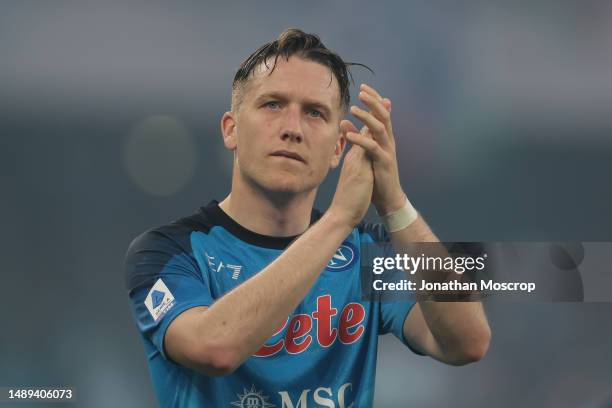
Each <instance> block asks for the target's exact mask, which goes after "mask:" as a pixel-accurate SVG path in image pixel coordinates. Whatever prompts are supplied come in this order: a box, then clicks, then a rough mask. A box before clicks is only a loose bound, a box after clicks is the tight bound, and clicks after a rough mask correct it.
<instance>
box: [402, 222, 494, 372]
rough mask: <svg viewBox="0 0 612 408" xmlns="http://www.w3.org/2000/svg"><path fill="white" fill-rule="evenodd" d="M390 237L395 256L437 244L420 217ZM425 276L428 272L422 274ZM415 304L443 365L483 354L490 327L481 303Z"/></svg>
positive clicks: (438, 248)
mask: <svg viewBox="0 0 612 408" xmlns="http://www.w3.org/2000/svg"><path fill="white" fill-rule="evenodd" d="M390 235H391V242H392V244H393V246H394V248H395V249H396V251H397V252H398V253H403V252H405V251H406V248H407V247H408V246H409V245H410V244H412V243H417V242H431V243H435V242H439V240H438V238H437V237H436V236H435V234H434V233H433V232H432V231H431V229H430V228H429V226H428V225H427V223H426V222H425V220H424V219H423V218H422V217H421V215H419V216H418V218H417V219H416V220H415V221H414V222H413V223H412V224H411V225H409V226H408V227H407V228H404V229H403V230H400V231H397V232H394V233H391V234H390ZM429 248H431V250H433V251H436V252H440V254H441V255H442V256H448V253H447V252H446V249H445V248H444V246H443V245H442V244H440V245H439V246H438V247H436V246H435V244H433V245H431V246H430V247H428V249H429ZM427 273H428V271H424V272H423V274H427ZM453 273H454V272H453ZM425 277H426V276H421V278H425ZM413 278H415V275H411V279H413ZM417 279H418V277H417ZM418 303H419V307H420V309H421V312H422V314H423V318H424V320H425V321H426V323H427V327H428V328H429V330H430V331H431V334H432V336H433V338H434V340H435V342H436V346H437V348H438V349H439V351H440V352H441V353H442V354H443V359H444V360H445V361H446V362H456V361H461V360H462V358H463V357H464V356H466V358H467V359H468V360H469V359H471V358H472V357H473V356H479V355H481V354H484V351H486V348H487V346H488V342H489V338H490V328H489V325H488V322H487V319H486V316H485V313H484V309H483V307H482V304H481V302H478V301H471V302H435V301H429V300H419V302H418Z"/></svg>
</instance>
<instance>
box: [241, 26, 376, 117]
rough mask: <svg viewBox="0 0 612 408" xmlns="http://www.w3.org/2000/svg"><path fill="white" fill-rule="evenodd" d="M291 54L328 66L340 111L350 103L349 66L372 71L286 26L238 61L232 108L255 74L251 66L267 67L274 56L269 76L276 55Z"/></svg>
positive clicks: (284, 55) (309, 35) (350, 79)
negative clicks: (336, 84)
mask: <svg viewBox="0 0 612 408" xmlns="http://www.w3.org/2000/svg"><path fill="white" fill-rule="evenodd" d="M293 55H295V56H298V57H300V58H303V59H305V60H309V61H314V62H317V63H319V64H321V65H323V66H326V67H327V68H329V70H330V71H331V72H332V73H333V74H334V76H335V77H336V80H337V81H338V85H339V87H340V108H341V109H342V111H343V112H344V113H346V112H347V111H348V107H349V104H350V103H351V95H350V91H349V86H350V84H351V83H353V82H354V81H353V75H352V74H351V72H350V69H349V67H350V66H353V65H359V66H362V67H364V68H366V69H368V70H369V71H370V72H372V73H373V72H374V71H372V69H370V68H369V67H368V66H366V65H364V64H360V63H355V62H345V61H344V60H343V59H342V58H340V56H339V55H338V54H336V53H334V52H332V51H331V50H329V49H328V48H327V47H326V46H325V44H323V43H322V42H321V39H320V38H319V36H317V35H315V34H308V33H305V32H304V31H302V30H299V29H297V28H288V29H287V30H285V31H283V32H282V33H281V34H280V35H279V36H278V38H277V39H276V40H274V41H272V42H269V43H267V44H264V45H262V46H261V47H259V48H258V49H257V50H256V51H255V52H254V53H252V54H251V55H250V56H249V57H248V58H247V59H246V60H244V61H243V62H242V64H240V68H239V69H238V71H237V72H236V75H235V76H234V81H233V83H232V110H235V111H237V110H238V109H239V107H240V104H241V103H242V98H243V93H244V90H245V88H246V85H247V84H248V82H249V77H250V76H253V75H254V74H255V69H256V68H257V67H258V66H259V65H260V64H262V63H263V64H264V65H265V66H266V68H268V69H269V68H270V67H269V66H268V60H269V59H271V58H274V65H273V66H272V69H271V70H270V72H269V73H268V75H270V74H272V72H273V71H274V68H276V61H277V60H278V57H279V56H282V57H284V58H285V59H286V60H289V57H291V56H293ZM330 84H331V78H330Z"/></svg>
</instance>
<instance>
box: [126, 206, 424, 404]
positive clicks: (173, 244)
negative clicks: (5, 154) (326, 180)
mask: <svg viewBox="0 0 612 408" xmlns="http://www.w3.org/2000/svg"><path fill="white" fill-rule="evenodd" d="M319 217H320V213H319V212H318V211H316V210H313V213H312V217H311V222H315V221H316V220H317V219H318V218H319ZM294 238H295V237H287V238H278V237H270V236H265V235H260V234H257V233H254V232H252V231H249V230H247V229H245V228H243V227H242V226H241V225H239V224H238V223H236V222H235V221H234V220H233V219H231V218H230V217H229V216H228V215H227V214H225V213H224V212H223V210H221V208H220V207H219V206H218V203H217V202H216V201H212V202H211V203H210V204H208V205H207V206H206V207H202V208H200V210H199V211H198V212H197V213H196V214H194V215H192V216H189V217H185V218H182V219H179V220H177V221H174V222H172V223H170V224H168V225H165V226H162V227H158V228H154V229H151V230H149V231H147V232H145V233H143V234H142V235H140V236H139V237H137V238H136V239H135V240H134V241H133V242H132V244H131V245H130V247H129V249H128V252H127V256H126V285H127V289H128V294H129V298H130V305H131V309H132V312H133V316H134V318H135V320H136V324H137V327H138V330H139V332H140V334H141V338H142V341H143V342H144V346H145V352H146V356H147V360H148V365H149V370H150V374H151V378H152V381H153V386H154V389H155V392H156V395H157V398H158V400H159V403H160V406H162V407H241V408H265V407H287V408H289V407H291V408H297V407H301V408H306V407H339V408H348V407H369V406H372V401H373V396H374V377H375V371H376V352H377V341H378V335H379V334H385V333H389V332H390V333H393V334H394V335H395V336H397V337H398V338H399V339H401V340H402V341H403V342H404V343H406V341H405V339H404V337H403V334H402V332H403V330H402V328H403V324H404V320H405V319H406V316H407V314H408V312H409V311H410V309H411V307H412V306H413V305H414V302H406V301H404V302H381V301H363V300H361V286H360V271H359V268H360V262H359V255H360V254H359V253H360V246H361V244H363V243H371V242H376V241H381V240H385V239H387V235H386V234H385V232H384V229H383V228H382V227H381V225H379V224H376V225H371V224H364V223H362V224H360V225H359V226H358V227H357V228H355V229H353V231H352V232H351V233H350V235H349V236H347V237H346V239H345V240H344V242H343V243H342V245H341V246H340V248H338V250H337V251H336V254H335V255H334V257H333V258H332V259H331V260H330V262H329V263H328V265H327V267H326V268H325V270H324V271H323V272H322V273H321V275H320V276H319V278H318V279H317V281H316V283H315V284H314V286H313V287H312V288H311V290H310V292H308V294H307V295H306V297H305V298H304V299H303V300H302V302H301V303H300V304H299V305H298V307H297V308H296V309H295V310H294V311H293V313H292V314H291V315H290V316H288V317H287V319H286V321H285V322H284V324H283V325H282V326H281V327H279V328H278V329H277V330H276V333H274V334H273V336H272V337H271V338H270V339H269V340H268V341H267V342H266V343H265V344H264V345H263V346H262V347H261V349H260V350H259V351H257V352H256V353H255V355H253V356H251V357H250V358H249V359H247V360H246V361H245V362H244V363H243V364H242V365H241V366H240V367H239V368H238V369H237V370H235V371H234V372H233V373H231V374H230V375H227V376H223V377H210V376H207V375H204V374H201V373H199V372H196V371H193V370H191V369H188V368H186V367H184V366H181V365H179V364H177V363H175V362H174V361H172V360H171V359H170V358H169V357H168V355H167V354H166V351H165V350H164V335H165V333H166V330H167V329H168V326H169V325H170V323H171V322H172V320H173V319H174V318H176V317H177V316H178V315H179V314H180V313H182V312H184V311H185V310H187V309H189V308H192V307H196V306H210V305H212V304H213V303H214V302H215V300H216V299H219V298H220V297H221V296H223V295H224V294H225V293H226V292H228V291H230V290H231V289H232V288H234V287H236V286H237V285H240V284H241V283H242V282H244V281H245V280H247V279H249V278H250V277H251V276H253V275H255V274H256V273H258V272H259V271H261V270H262V269H263V268H265V267H266V266H267V265H268V264H270V263H271V262H272V261H273V260H274V259H275V258H276V257H278V256H279V255H280V254H281V253H282V252H283V250H284V249H285V248H286V247H287V246H288V245H289V244H290V242H291V241H292V240H293V239H294Z"/></svg>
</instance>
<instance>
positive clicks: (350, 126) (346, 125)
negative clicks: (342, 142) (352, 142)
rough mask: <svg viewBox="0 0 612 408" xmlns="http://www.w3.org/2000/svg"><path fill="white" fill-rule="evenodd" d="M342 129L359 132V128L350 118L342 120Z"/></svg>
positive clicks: (343, 130)
mask: <svg viewBox="0 0 612 408" xmlns="http://www.w3.org/2000/svg"><path fill="white" fill-rule="evenodd" d="M340 129H341V130H342V132H343V133H347V132H359V129H357V127H356V126H355V125H354V124H353V122H351V121H350V120H347V119H344V120H341V121H340Z"/></svg>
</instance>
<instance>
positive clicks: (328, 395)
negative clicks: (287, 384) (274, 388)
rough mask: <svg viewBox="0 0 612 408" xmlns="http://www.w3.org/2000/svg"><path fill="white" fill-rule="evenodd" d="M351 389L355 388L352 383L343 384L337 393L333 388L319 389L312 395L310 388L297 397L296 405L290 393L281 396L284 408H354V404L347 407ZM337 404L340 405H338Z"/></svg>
mask: <svg viewBox="0 0 612 408" xmlns="http://www.w3.org/2000/svg"><path fill="white" fill-rule="evenodd" d="M351 388H353V385H352V384H351V383H346V384H342V385H341V386H340V387H339V388H338V391H337V392H336V393H334V390H333V389H332V388H331V387H319V388H317V389H315V390H314V391H312V393H311V392H310V391H311V390H310V388H308V389H306V390H302V393H301V394H300V395H299V396H297V397H295V398H296V399H295V401H296V402H295V403H294V402H293V401H294V400H292V399H291V395H289V392H288V391H279V395H280V397H281V402H282V408H308V407H328V408H336V407H337V408H353V402H350V403H348V405H347V400H351V391H352V390H351ZM336 402H337V403H338V405H336ZM313 404H314V405H313Z"/></svg>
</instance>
